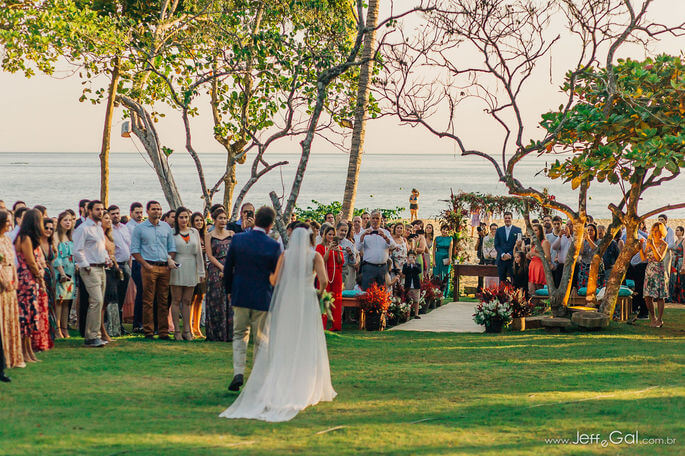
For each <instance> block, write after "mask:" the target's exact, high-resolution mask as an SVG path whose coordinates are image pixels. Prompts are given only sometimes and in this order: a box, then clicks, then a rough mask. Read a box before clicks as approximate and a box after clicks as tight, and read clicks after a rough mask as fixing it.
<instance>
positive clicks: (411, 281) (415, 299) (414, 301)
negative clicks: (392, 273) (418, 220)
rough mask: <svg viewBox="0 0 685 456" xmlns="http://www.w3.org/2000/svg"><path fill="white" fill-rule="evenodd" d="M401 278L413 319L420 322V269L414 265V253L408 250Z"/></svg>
mask: <svg viewBox="0 0 685 456" xmlns="http://www.w3.org/2000/svg"><path fill="white" fill-rule="evenodd" d="M402 277H404V289H405V290H406V291H407V298H408V299H409V302H410V304H411V310H412V314H413V315H414V318H415V319H417V320H420V319H421V317H419V305H420V300H421V269H420V268H419V265H418V264H416V252H414V251H413V250H410V251H409V252H408V253H407V262H406V263H405V264H404V265H402Z"/></svg>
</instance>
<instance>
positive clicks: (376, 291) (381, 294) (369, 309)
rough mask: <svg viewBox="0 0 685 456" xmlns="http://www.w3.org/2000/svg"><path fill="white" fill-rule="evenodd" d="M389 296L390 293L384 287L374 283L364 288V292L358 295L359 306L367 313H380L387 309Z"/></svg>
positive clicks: (389, 300)
mask: <svg viewBox="0 0 685 456" xmlns="http://www.w3.org/2000/svg"><path fill="white" fill-rule="evenodd" d="M391 298H392V295H391V293H390V292H389V291H388V290H387V289H386V288H385V287H380V286H378V284H377V283H374V284H373V285H371V286H370V287H369V288H368V289H367V290H366V293H364V294H363V295H360V296H359V298H358V299H359V307H360V308H361V310H363V311H364V312H366V313H367V314H369V313H376V314H382V313H383V312H385V311H386V310H388V307H389V306H390V302H391Z"/></svg>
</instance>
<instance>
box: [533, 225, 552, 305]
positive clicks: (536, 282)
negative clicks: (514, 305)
mask: <svg viewBox="0 0 685 456" xmlns="http://www.w3.org/2000/svg"><path fill="white" fill-rule="evenodd" d="M533 235H534V236H535V237H537V238H538V240H539V241H540V244H541V245H542V252H540V251H539V250H538V248H537V246H536V245H535V244H532V245H531V248H530V251H529V252H528V255H527V258H528V260H530V262H529V263H528V293H529V294H530V295H531V296H533V295H534V294H535V290H538V289H540V288H542V287H543V286H545V285H546V284H547V278H546V277H545V267H544V266H543V264H542V255H544V256H545V257H546V258H547V261H551V259H552V256H551V253H550V250H551V249H550V245H549V241H548V240H547V239H546V238H545V233H544V229H543V228H542V225H540V224H538V225H533Z"/></svg>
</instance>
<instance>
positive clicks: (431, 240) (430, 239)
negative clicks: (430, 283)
mask: <svg viewBox="0 0 685 456" xmlns="http://www.w3.org/2000/svg"><path fill="white" fill-rule="evenodd" d="M423 237H424V238H425V239H426V260H427V261H428V262H429V264H428V271H429V272H430V275H433V266H434V262H433V250H434V249H433V246H434V245H435V227H434V226H433V224H432V223H426V228H425V230H424V234H423Z"/></svg>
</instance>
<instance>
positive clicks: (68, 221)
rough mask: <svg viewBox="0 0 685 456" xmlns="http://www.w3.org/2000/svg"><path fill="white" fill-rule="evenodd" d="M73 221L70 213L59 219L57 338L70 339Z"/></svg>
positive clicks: (72, 288) (73, 267) (57, 240)
mask: <svg viewBox="0 0 685 456" xmlns="http://www.w3.org/2000/svg"><path fill="white" fill-rule="evenodd" d="M73 226H74V223H73V219H72V216H71V214H69V213H68V212H62V213H61V214H59V216H58V217H57V235H56V238H57V239H56V240H55V241H56V244H57V256H56V257H55V261H54V262H53V263H52V265H53V266H54V268H55V272H56V273H57V284H56V293H55V295H56V296H55V319H56V323H57V331H56V336H57V337H65V338H68V337H69V328H68V319H69V309H70V308H71V303H72V301H73V299H74V271H75V269H76V268H75V265H74V257H73V252H72V249H73V247H74V243H73V242H72V240H71V235H72V231H73Z"/></svg>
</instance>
